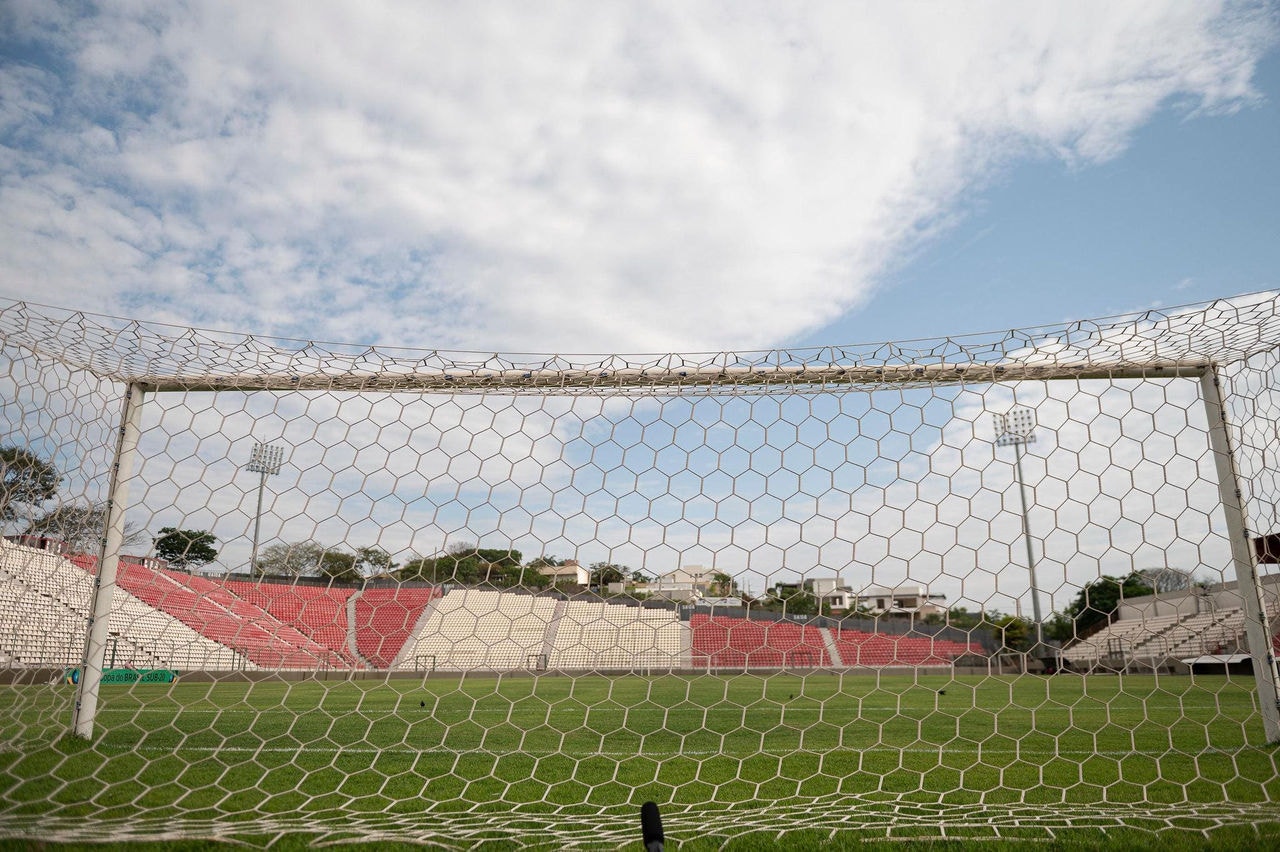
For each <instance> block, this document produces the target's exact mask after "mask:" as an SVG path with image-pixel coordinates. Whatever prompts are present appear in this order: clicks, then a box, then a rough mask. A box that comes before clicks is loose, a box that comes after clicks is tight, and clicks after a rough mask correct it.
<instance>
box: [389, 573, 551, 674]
mask: <svg viewBox="0 0 1280 852" xmlns="http://www.w3.org/2000/svg"><path fill="white" fill-rule="evenodd" d="M556 604H557V601H556V599H555V598H549V597H539V596H536V595H525V594H517V593H513V592H498V591H492V590H483V589H455V590H452V591H450V592H449V593H448V594H446V595H444V596H443V597H442V598H441V599H440V600H439V602H438V603H437V604H436V605H435V607H433V608H432V609H431V611H430V612H429V613H428V614H427V616H426V618H425V619H424V620H423V623H422V627H421V629H420V630H419V631H418V633H417V638H416V640H415V641H414V642H411V643H406V645H405V649H404V652H403V653H402V654H401V655H400V657H399V659H398V660H397V661H396V665H397V666H399V667H402V668H414V669H430V668H436V669H444V670H460V671H466V670H472V669H517V668H525V667H529V666H530V662H531V661H533V660H538V659H541V658H542V657H543V654H544V646H545V644H546V635H547V628H548V626H549V625H550V624H551V623H552V621H553V619H554V615H555V609H556Z"/></svg>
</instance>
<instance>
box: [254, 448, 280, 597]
mask: <svg viewBox="0 0 1280 852" xmlns="http://www.w3.org/2000/svg"><path fill="white" fill-rule="evenodd" d="M283 462H284V447H279V446H275V445H273V444H263V443H255V444H254V445H253V451H252V452H251V453H249V464H248V468H249V470H250V471H251V472H253V473H256V474H258V475H259V478H258V511H257V513H256V514H255V515H254V516H253V552H252V554H251V555H250V556H249V575H250V576H252V575H253V570H254V566H256V565H257V564H258V532H259V530H260V529H261V527H262V492H263V491H265V490H266V488H267V477H268V476H275V475H276V474H277V473H279V472H280V466H281V464H282V463H283Z"/></svg>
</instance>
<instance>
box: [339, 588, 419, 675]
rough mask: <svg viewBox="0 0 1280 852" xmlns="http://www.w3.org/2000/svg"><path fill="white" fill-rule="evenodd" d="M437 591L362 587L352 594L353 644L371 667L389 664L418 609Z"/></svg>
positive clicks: (413, 623)
mask: <svg viewBox="0 0 1280 852" xmlns="http://www.w3.org/2000/svg"><path fill="white" fill-rule="evenodd" d="M439 595H440V591H439V589H437V588H434V587H412V586H405V587H391V588H385V589H381V588H374V589H365V590H364V591H362V592H360V593H359V594H357V595H355V596H354V604H355V605H354V610H355V613H354V617H355V628H354V629H355V634H356V648H357V649H358V650H359V652H360V656H361V657H363V658H364V660H365V661H367V662H368V664H369V665H371V666H372V667H373V668H378V669H386V668H391V667H392V666H393V665H394V664H395V661H396V658H397V657H398V656H399V655H400V652H401V650H402V649H403V648H404V645H405V642H407V641H408V640H409V638H410V636H411V635H412V634H413V631H414V628H415V627H416V626H417V624H418V620H419V619H420V618H421V617H422V613H423V612H424V611H425V610H426V608H427V607H428V606H429V605H430V604H431V602H432V601H433V600H435V599H436V598H437V597H439Z"/></svg>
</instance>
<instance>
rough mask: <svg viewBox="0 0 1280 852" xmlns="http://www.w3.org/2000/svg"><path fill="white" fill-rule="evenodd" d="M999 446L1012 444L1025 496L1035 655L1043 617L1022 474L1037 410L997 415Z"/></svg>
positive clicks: (1024, 535) (1024, 525) (1040, 645)
mask: <svg viewBox="0 0 1280 852" xmlns="http://www.w3.org/2000/svg"><path fill="white" fill-rule="evenodd" d="M995 426H996V446H997V447H1013V459H1014V471H1015V473H1016V475H1017V479H1018V496H1019V497H1021V499H1022V540H1023V541H1024V542H1025V543H1026V545H1027V573H1028V574H1029V575H1030V579H1031V613H1032V618H1033V619H1035V632H1036V644H1035V648H1034V649H1033V650H1032V654H1041V653H1043V651H1044V648H1043V646H1044V619H1043V618H1041V616H1040V591H1039V587H1038V586H1037V584H1036V557H1035V552H1034V551H1033V550H1032V547H1031V516H1030V509H1029V508H1028V505H1027V483H1026V480H1025V479H1024V478H1023V476H1022V448H1023V447H1024V446H1026V445H1027V444H1031V443H1034V442H1035V440H1036V413H1035V411H1033V410H1032V409H1030V408H1027V407H1026V406H1021V405H1019V406H1014V407H1013V408H1011V409H1009V411H1008V412H1007V413H1005V414H997V415H995Z"/></svg>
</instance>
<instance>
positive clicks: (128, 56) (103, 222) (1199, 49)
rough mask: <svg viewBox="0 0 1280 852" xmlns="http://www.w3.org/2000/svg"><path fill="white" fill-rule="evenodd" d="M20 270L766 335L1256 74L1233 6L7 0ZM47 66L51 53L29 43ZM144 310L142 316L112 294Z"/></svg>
mask: <svg viewBox="0 0 1280 852" xmlns="http://www.w3.org/2000/svg"><path fill="white" fill-rule="evenodd" d="M9 20H10V25H9V26H10V28H11V29H10V32H9V33H8V36H9V38H10V39H11V40H12V42H14V43H20V44H22V45H24V46H26V47H29V48H33V49H32V50H30V51H28V53H29V55H30V59H29V61H26V62H20V61H16V60H11V61H9V62H7V63H5V64H3V65H0V91H3V92H4V93H5V97H4V98H0V143H2V144H3V149H2V150H0V167H2V171H0V210H3V211H4V212H3V213H2V214H0V270H3V273H4V274H3V276H2V277H0V280H3V281H4V284H3V285H0V287H2V288H3V290H2V291H0V292H3V293H4V294H5V295H8V296H11V297H26V298H31V297H32V294H33V293H36V294H39V296H40V299H41V300H44V301H51V302H57V303H62V304H66V305H73V306H76V307H86V308H96V309H107V310H108V311H110V312H113V313H132V314H145V315H146V316H149V317H151V318H155V319H168V320H176V321H179V322H194V323H197V324H203V325H216V326H234V327H239V328H243V329H245V330H252V331H256V332H279V333H289V334H305V335H307V336H314V337H320V338H328V339H347V340H351V339H359V340H362V341H378V342H402V343H406V344H414V345H427V346H439V347H446V348H449V347H453V348H457V347H463V348H482V349H488V348H497V349H532V350H535V351H539V350H548V349H554V350H559V351H591V350H596V351H600V350H620V349H621V350H627V351H663V350H689V349H703V348H707V349H715V348H719V347H726V346H735V347H744V346H755V345H768V344H771V343H777V342H779V341H782V340H785V339H787V338H788V337H792V336H794V335H797V334H799V333H801V332H803V331H805V330H809V329H813V328H816V327H819V326H821V325H823V324H825V323H827V322H829V321H830V320H832V319H833V318H834V317H836V316H837V315H839V314H840V313H841V312H843V311H846V310H848V309H850V308H851V307H854V306H856V305H857V304H859V303H860V302H861V301H864V300H865V299H866V298H867V297H868V295H869V293H870V292H871V291H872V289H873V288H874V286H875V282H876V277H877V273H878V272H879V271H881V270H882V269H883V268H884V266H885V264H887V263H889V262H891V261H892V260H893V258H894V257H895V256H896V255H897V253H898V252H900V251H901V250H902V249H904V248H905V247H908V246H909V245H910V244H912V243H913V242H914V241H916V240H918V239H920V237H921V235H923V234H927V233H929V232H930V230H931V229H934V228H936V227H938V226H939V224H940V223H945V222H946V221H948V217H949V216H950V215H951V214H952V213H953V212H954V204H955V201H956V199H957V197H958V195H959V193H961V192H962V191H964V190H965V189H967V188H969V187H972V186H973V185H974V184H975V182H978V183H980V182H981V181H982V180H984V179H985V178H987V177H989V176H990V175H991V174H992V173H993V172H995V171H997V170H999V169H1000V168H1001V167H1002V166H1003V165H1004V164H1006V163H1007V162H1009V161H1010V160H1011V159H1014V158H1017V157H1022V156H1027V155H1032V156H1046V155H1051V156H1056V157H1060V158H1063V159H1065V160H1067V161H1070V162H1072V163H1078V164H1088V163H1091V162H1095V161H1097V160H1100V159H1105V158H1107V157H1112V156H1115V155H1116V154H1117V153H1118V152H1120V151H1121V150H1123V148H1124V147H1125V145H1126V143H1127V139H1128V137H1129V135H1130V134H1131V133H1132V132H1133V130H1134V129H1135V128H1136V127H1138V126H1139V125H1141V124H1142V123H1143V122H1144V121H1145V120H1146V119H1147V118H1148V117H1149V116H1150V115H1151V114H1152V113H1153V111H1155V110H1156V109H1158V108H1159V107H1160V106H1161V105H1162V104H1164V103H1166V102H1167V101H1169V99H1171V98H1178V99H1184V100H1185V101H1186V104H1187V107H1186V108H1187V109H1188V110H1190V111H1194V110H1197V109H1230V108H1233V107H1235V106H1237V105H1239V104H1240V103H1242V102H1244V101H1246V100H1247V99H1248V98H1249V97H1250V89H1249V79H1250V76H1251V74H1252V70H1253V65H1254V63H1255V62H1256V60H1257V58H1258V56H1259V55H1260V53H1261V52H1262V50H1263V49H1264V47H1265V46H1266V44H1267V42H1268V40H1269V39H1270V38H1271V33H1270V30H1269V23H1268V22H1267V19H1266V15H1265V13H1264V12H1257V11H1252V10H1250V9H1249V8H1247V7H1244V8H1241V7H1237V6H1235V5H1232V4H1225V5H1215V4H1209V3H1197V4H1186V3H1169V4H1142V5H1140V6H1139V5H1135V4H1113V3H1092V4H1088V3H1086V4H1080V3H1073V4H1069V5H1066V4H1064V5H1061V6H1047V5H1044V4H1023V3H1013V4H996V3H992V4H984V5H972V4H966V5H963V6H958V5H953V4H937V5H915V4H913V5H905V4H883V5H881V6H878V7H850V6H847V5H845V4H831V5H818V6H813V7H806V8H805V9H803V10H799V9H792V8H790V7H786V8H782V9H780V8H778V7H773V6H768V5H765V6H748V5H744V4H738V3H735V4H727V5H726V4H712V3H703V4H676V5H670V6H660V5H659V6H653V5H649V4H635V5H618V4H560V5H551V6H548V5H541V4H540V5H538V6H536V7H534V6H529V5H527V4H508V5H499V4H491V5H486V6H484V7H475V6H469V5H465V4H464V5H452V4H437V5H430V6H424V5H421V4H396V3H374V2H367V3H360V4H348V5H345V6H337V5H331V4H326V5H322V6H317V5H316V4H303V3H288V2H262V3H254V4H252V5H249V6H238V5H234V4H232V5H227V4H220V3H200V2H196V3H192V4H190V5H188V6H186V7H185V8H183V9H178V8H176V7H173V6H172V5H171V4H161V3H146V2H140V3H136V4H133V5H131V6H129V7H128V8H127V9H126V10H121V9H119V8H118V7H117V8H114V9H112V10H110V11H106V12H103V13H101V14H99V15H97V16H94V17H92V18H79V19H76V18H70V17H69V16H68V15H67V13H66V12H65V10H62V9H52V10H50V9H45V8H43V4H23V3H17V4H13V11H12V12H11V15H10V18H9ZM24 55H27V54H24ZM122 305H123V306H125V307H126V308H127V310H122V309H121V306H122Z"/></svg>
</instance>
